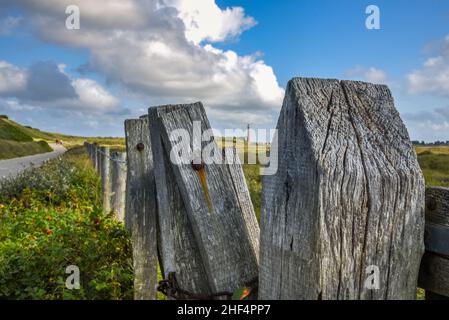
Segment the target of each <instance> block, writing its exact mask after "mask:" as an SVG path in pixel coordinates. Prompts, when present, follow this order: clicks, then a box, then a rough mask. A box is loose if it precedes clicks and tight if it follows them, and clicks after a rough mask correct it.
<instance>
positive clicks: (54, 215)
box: [0, 148, 133, 300]
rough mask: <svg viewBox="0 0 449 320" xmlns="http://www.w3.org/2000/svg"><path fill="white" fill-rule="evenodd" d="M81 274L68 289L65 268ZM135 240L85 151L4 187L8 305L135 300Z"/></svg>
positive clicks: (0, 193)
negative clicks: (106, 200)
mask: <svg viewBox="0 0 449 320" xmlns="http://www.w3.org/2000/svg"><path fill="white" fill-rule="evenodd" d="M69 265H76V266H78V267H79V269H80V276H81V290H67V289H66V288H65V279H66V278H67V276H68V275H67V274H66V273H65V269H66V267H67V266H69ZM132 297H133V271H132V254H131V243H130V239H129V235H128V233H127V232H126V230H125V228H124V226H123V224H122V223H120V222H117V221H115V220H114V218H113V217H112V216H111V215H106V214H104V213H103V210H102V207H101V196H100V181H99V178H98V176H97V175H96V174H95V171H94V169H93V167H92V165H91V163H90V160H89V159H88V157H87V155H86V154H85V152H84V150H83V149H81V148H77V149H72V150H70V151H69V152H68V153H67V154H66V155H64V156H63V157H62V158H61V159H57V160H53V161H51V162H49V163H48V164H46V165H44V166H43V167H41V168H38V169H33V170H29V171H27V172H25V173H23V174H22V175H20V176H19V177H17V178H14V179H12V180H7V181H4V182H2V183H1V184H0V300H1V299H106V300H109V299H132Z"/></svg>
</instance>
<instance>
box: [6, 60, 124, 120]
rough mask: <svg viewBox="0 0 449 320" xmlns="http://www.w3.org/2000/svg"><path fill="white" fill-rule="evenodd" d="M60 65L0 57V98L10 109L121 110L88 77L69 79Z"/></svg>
mask: <svg viewBox="0 0 449 320" xmlns="http://www.w3.org/2000/svg"><path fill="white" fill-rule="evenodd" d="M64 68H65V66H64V65H61V64H59V65H57V64H55V63H53V62H48V61H47V62H37V63H35V64H33V65H32V66H31V67H30V68H28V69H21V68H18V67H17V66H14V65H12V64H10V63H8V62H6V61H0V98H2V97H3V99H6V100H3V101H4V103H5V104H6V105H7V106H8V107H9V108H10V109H12V110H13V111H17V110H19V109H24V108H25V109H27V108H28V109H29V108H41V109H51V108H52V109H61V110H70V111H88V112H90V113H92V114H98V113H105V112H109V113H123V112H125V110H124V109H122V108H121V106H120V100H119V99H118V98H116V97H115V96H113V95H112V94H111V93H109V92H108V91H107V90H106V89H105V88H104V87H103V86H101V85H100V84H98V83H97V82H96V81H94V80H91V79H85V78H80V79H72V78H70V77H69V76H68V75H67V74H66V73H65V72H64Z"/></svg>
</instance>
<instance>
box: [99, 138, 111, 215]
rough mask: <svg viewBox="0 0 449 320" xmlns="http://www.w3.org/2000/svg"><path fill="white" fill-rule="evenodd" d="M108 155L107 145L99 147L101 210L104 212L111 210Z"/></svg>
mask: <svg viewBox="0 0 449 320" xmlns="http://www.w3.org/2000/svg"><path fill="white" fill-rule="evenodd" d="M109 157H110V149H109V147H100V169H101V171H100V176H101V192H102V197H103V210H104V212H106V213H109V212H110V211H111V167H110V160H109Z"/></svg>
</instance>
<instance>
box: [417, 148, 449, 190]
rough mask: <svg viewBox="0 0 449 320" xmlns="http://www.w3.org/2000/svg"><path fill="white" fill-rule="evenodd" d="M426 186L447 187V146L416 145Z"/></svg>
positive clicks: (448, 150) (448, 174)
mask: <svg viewBox="0 0 449 320" xmlns="http://www.w3.org/2000/svg"><path fill="white" fill-rule="evenodd" d="M416 153H417V154H418V161H419V164H420V166H421V169H422V171H423V174H424V178H425V180H426V185H427V186H440V187H449V147H417V148H416Z"/></svg>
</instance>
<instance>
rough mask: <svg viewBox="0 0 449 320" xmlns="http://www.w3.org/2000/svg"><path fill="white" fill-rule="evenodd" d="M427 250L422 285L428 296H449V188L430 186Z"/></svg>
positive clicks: (427, 201)
mask: <svg viewBox="0 0 449 320" xmlns="http://www.w3.org/2000/svg"><path fill="white" fill-rule="evenodd" d="M425 244H426V253H425V254H424V257H423V259H422V261H421V269H420V273H419V287H421V288H423V289H425V290H426V299H427V300H439V299H445V300H447V299H449V189H448V188H440V187H430V188H427V190H426V233H425Z"/></svg>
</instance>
